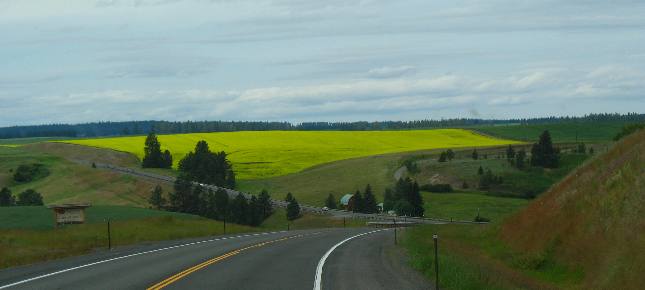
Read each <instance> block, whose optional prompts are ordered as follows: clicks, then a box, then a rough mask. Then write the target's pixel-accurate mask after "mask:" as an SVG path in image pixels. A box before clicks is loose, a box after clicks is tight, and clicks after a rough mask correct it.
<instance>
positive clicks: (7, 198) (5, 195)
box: [0, 187, 16, 206]
mask: <svg viewBox="0 0 645 290" xmlns="http://www.w3.org/2000/svg"><path fill="white" fill-rule="evenodd" d="M15 204H16V201H15V199H14V197H13V195H12V194H11V190H10V189H9V188H6V187H3V188H2V190H0V206H13V205H15Z"/></svg>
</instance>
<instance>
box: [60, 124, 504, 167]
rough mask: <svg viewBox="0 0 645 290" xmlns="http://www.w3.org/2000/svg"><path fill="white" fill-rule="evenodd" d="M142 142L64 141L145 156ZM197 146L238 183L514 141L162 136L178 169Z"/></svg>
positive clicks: (442, 134)
mask: <svg viewBox="0 0 645 290" xmlns="http://www.w3.org/2000/svg"><path fill="white" fill-rule="evenodd" d="M144 140H145V136H137V137H118V138H100V139H85V140H69V141H63V142H68V143H74V144H81V145H88V146H94V147H101V148H109V149H114V150H118V151H124V152H130V153H134V154H135V155H137V156H139V158H141V157H142V155H143V144H144ZM199 140H206V141H207V142H208V144H209V145H210V147H211V150H212V151H220V150H223V151H226V152H227V153H228V154H229V155H230V160H231V161H232V162H233V167H234V170H235V171H236V173H237V177H238V179H257V178H267V177H273V176H281V175H285V174H289V173H294V172H298V171H301V170H303V169H305V168H309V167H312V166H314V165H318V164H323V163H328V162H331V161H336V160H342V159H348V158H355V157H364V156H370V155H376V154H384V153H394V152H404V151H416V150H423V149H435V148H460V147H473V146H494V145H502V144H509V143H516V142H515V141H509V140H502V139H495V138H490V137H486V136H482V135H480V134H476V133H474V132H471V131H468V130H462V129H441V130H412V131H360V132H350V131H245V132H224V133H195V134H175V135H160V136H159V141H160V142H161V145H162V150H165V149H168V150H170V151H171V152H172V155H173V160H174V161H175V165H176V163H177V162H178V161H179V160H180V159H181V158H182V157H183V156H184V155H186V153H188V152H189V151H192V150H193V149H194V147H195V144H196V143H197V142H198V141H199Z"/></svg>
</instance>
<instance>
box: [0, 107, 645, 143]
mask: <svg viewBox="0 0 645 290" xmlns="http://www.w3.org/2000/svg"><path fill="white" fill-rule="evenodd" d="M643 121H645V114H636V113H628V114H591V115H586V116H583V117H547V118H532V119H507V120H484V119H469V118H459V119H441V120H418V121H383V122H335V123H330V122H307V123H300V124H292V123H289V122H243V121H231V122H226V121H197V122H195V121H184V122H168V121H132V122H95V123H85V124H74V125H70V124H49V125H36V126H13V127H5V128H0V139H6V138H25V137H94V136H117V135H140V134H144V132H153V131H154V132H157V133H159V134H173V133H201V132H232V131H267V130H344V131H365V130H405V129H425V128H446V127H450V128H455V127H467V126H476V125H500V124H548V123H566V122H643Z"/></svg>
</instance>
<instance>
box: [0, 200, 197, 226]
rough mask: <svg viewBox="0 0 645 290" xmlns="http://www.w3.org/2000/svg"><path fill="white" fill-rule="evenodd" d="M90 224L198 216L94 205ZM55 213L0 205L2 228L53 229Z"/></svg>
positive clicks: (44, 208)
mask: <svg viewBox="0 0 645 290" xmlns="http://www.w3.org/2000/svg"><path fill="white" fill-rule="evenodd" d="M85 215H86V222H87V223H88V224H96V223H105V221H106V219H110V220H112V221H125V220H133V219H143V218H150V217H162V216H172V217H177V218H189V219H190V218H196V217H195V216H193V215H188V214H182V213H174V212H167V211H158V210H152V209H147V208H138V207H126V206H92V207H90V208H88V209H86V211H85ZM53 228H54V215H53V213H52V210H51V209H49V208H47V207H44V206H13V207H0V230H2V229H23V230H27V229H53Z"/></svg>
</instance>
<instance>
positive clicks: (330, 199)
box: [325, 193, 337, 209]
mask: <svg viewBox="0 0 645 290" xmlns="http://www.w3.org/2000/svg"><path fill="white" fill-rule="evenodd" d="M325 206H326V207H327V208H329V209H336V207H337V206H336V198H335V197H334V195H333V194H331V193H330V194H329V195H328V196H327V199H326V200H325Z"/></svg>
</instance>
